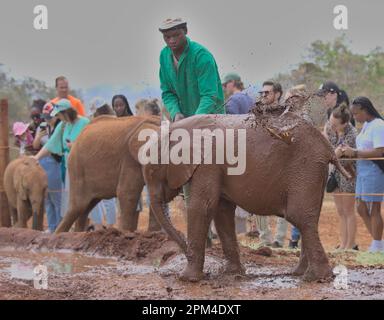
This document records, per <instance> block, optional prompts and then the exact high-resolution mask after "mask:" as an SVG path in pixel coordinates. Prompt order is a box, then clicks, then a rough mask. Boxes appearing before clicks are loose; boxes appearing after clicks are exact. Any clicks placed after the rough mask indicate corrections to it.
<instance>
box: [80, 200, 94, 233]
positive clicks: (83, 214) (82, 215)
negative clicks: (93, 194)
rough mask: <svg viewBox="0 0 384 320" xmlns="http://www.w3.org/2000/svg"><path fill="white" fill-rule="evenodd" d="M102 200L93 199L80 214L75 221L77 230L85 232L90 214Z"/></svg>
mask: <svg viewBox="0 0 384 320" xmlns="http://www.w3.org/2000/svg"><path fill="white" fill-rule="evenodd" d="M99 202H100V199H93V200H92V201H91V202H90V203H89V204H88V206H87V207H86V209H85V210H84V211H82V212H81V213H80V216H79V217H78V218H77V220H76V222H75V232H83V231H85V228H86V226H87V220H88V215H89V213H90V212H91V211H92V209H93V208H94V207H95V206H96V205H97V204H98V203H99Z"/></svg>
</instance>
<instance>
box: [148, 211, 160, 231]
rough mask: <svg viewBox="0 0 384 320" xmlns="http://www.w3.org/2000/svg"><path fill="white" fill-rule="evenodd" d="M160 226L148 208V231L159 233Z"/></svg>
mask: <svg viewBox="0 0 384 320" xmlns="http://www.w3.org/2000/svg"><path fill="white" fill-rule="evenodd" d="M160 230H161V225H160V224H159V223H158V222H157V220H156V218H155V215H154V214H153V212H152V209H151V208H149V221H148V231H160Z"/></svg>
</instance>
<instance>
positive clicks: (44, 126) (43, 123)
mask: <svg viewBox="0 0 384 320" xmlns="http://www.w3.org/2000/svg"><path fill="white" fill-rule="evenodd" d="M40 129H41V130H45V129H47V123H46V122H42V123H40Z"/></svg>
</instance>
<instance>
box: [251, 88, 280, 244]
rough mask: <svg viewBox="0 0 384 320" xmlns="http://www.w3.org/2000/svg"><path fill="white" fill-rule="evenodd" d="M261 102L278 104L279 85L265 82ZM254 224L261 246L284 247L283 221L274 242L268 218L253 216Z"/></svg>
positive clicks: (261, 92) (278, 226) (278, 225)
mask: <svg viewBox="0 0 384 320" xmlns="http://www.w3.org/2000/svg"><path fill="white" fill-rule="evenodd" d="M259 94H260V99H261V102H262V103H263V104H264V105H266V106H271V105H276V104H278V103H279V101H280V99H281V97H282V95H283V89H282V87H281V85H280V83H277V82H274V81H265V82H264V83H263V88H262V89H261V91H260V92H259ZM255 220H256V224H257V226H258V229H259V233H260V240H261V244H262V245H266V246H272V247H274V248H282V247H283V246H284V240H285V235H286V233H287V228H288V223H287V221H286V220H285V219H283V218H280V217H278V218H277V230H276V236H275V240H272V232H271V229H270V227H269V217H268V216H255Z"/></svg>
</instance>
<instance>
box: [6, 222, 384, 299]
mask: <svg viewBox="0 0 384 320" xmlns="http://www.w3.org/2000/svg"><path fill="white" fill-rule="evenodd" d="M243 244H244V243H243ZM240 253H241V260H242V262H243V264H244V266H245V267H246V274H245V275H244V276H237V275H231V276H229V275H223V272H222V271H223V268H224V264H225V260H224V258H223V255H222V250H221V246H220V244H219V243H215V244H214V246H213V247H212V248H210V249H208V250H207V252H206V260H205V267H204V272H205V278H204V279H203V280H202V281H200V282H199V283H188V282H183V281H181V280H179V278H178V275H179V274H180V273H181V271H182V270H183V269H184V266H185V265H186V258H185V256H184V255H183V254H182V253H181V252H180V250H179V249H178V247H177V245H176V244H175V243H174V242H172V241H170V240H169V239H168V237H167V236H166V235H165V234H163V233H162V232H156V233H139V232H137V233H130V232H120V231H118V230H116V229H109V230H101V231H97V232H91V233H64V234H59V235H49V234H45V233H42V232H38V231H32V230H26V229H7V228H0V298H1V299H384V263H382V264H381V263H380V261H381V260H380V257H379V259H378V261H379V263H377V261H376V263H374V264H373V265H369V263H367V261H366V260H364V259H365V258H366V257H365V256H364V257H363V258H364V259H360V260H359V259H358V257H359V256H358V255H359V253H356V252H346V253H339V252H335V251H334V252H331V253H330V254H329V258H330V261H331V264H332V265H333V266H338V265H344V266H345V267H346V270H347V274H346V278H345V279H346V281H345V282H342V281H341V282H340V281H335V280H331V281H328V282H315V283H307V282H304V281H303V280H302V279H301V278H300V277H294V276H292V275H291V274H290V270H291V268H292V267H294V266H295V264H296V263H297V262H298V256H299V252H298V250H283V249H279V250H277V249H276V250H275V249H272V250H271V249H269V248H268V249H262V250H260V249H255V248H251V247H249V246H246V245H243V246H241V248H240ZM383 261H384V259H383ZM38 265H44V266H46V267H47V271H48V287H47V288H46V289H35V286H34V281H33V274H34V273H33V270H34V268H35V267H36V266H38Z"/></svg>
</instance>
